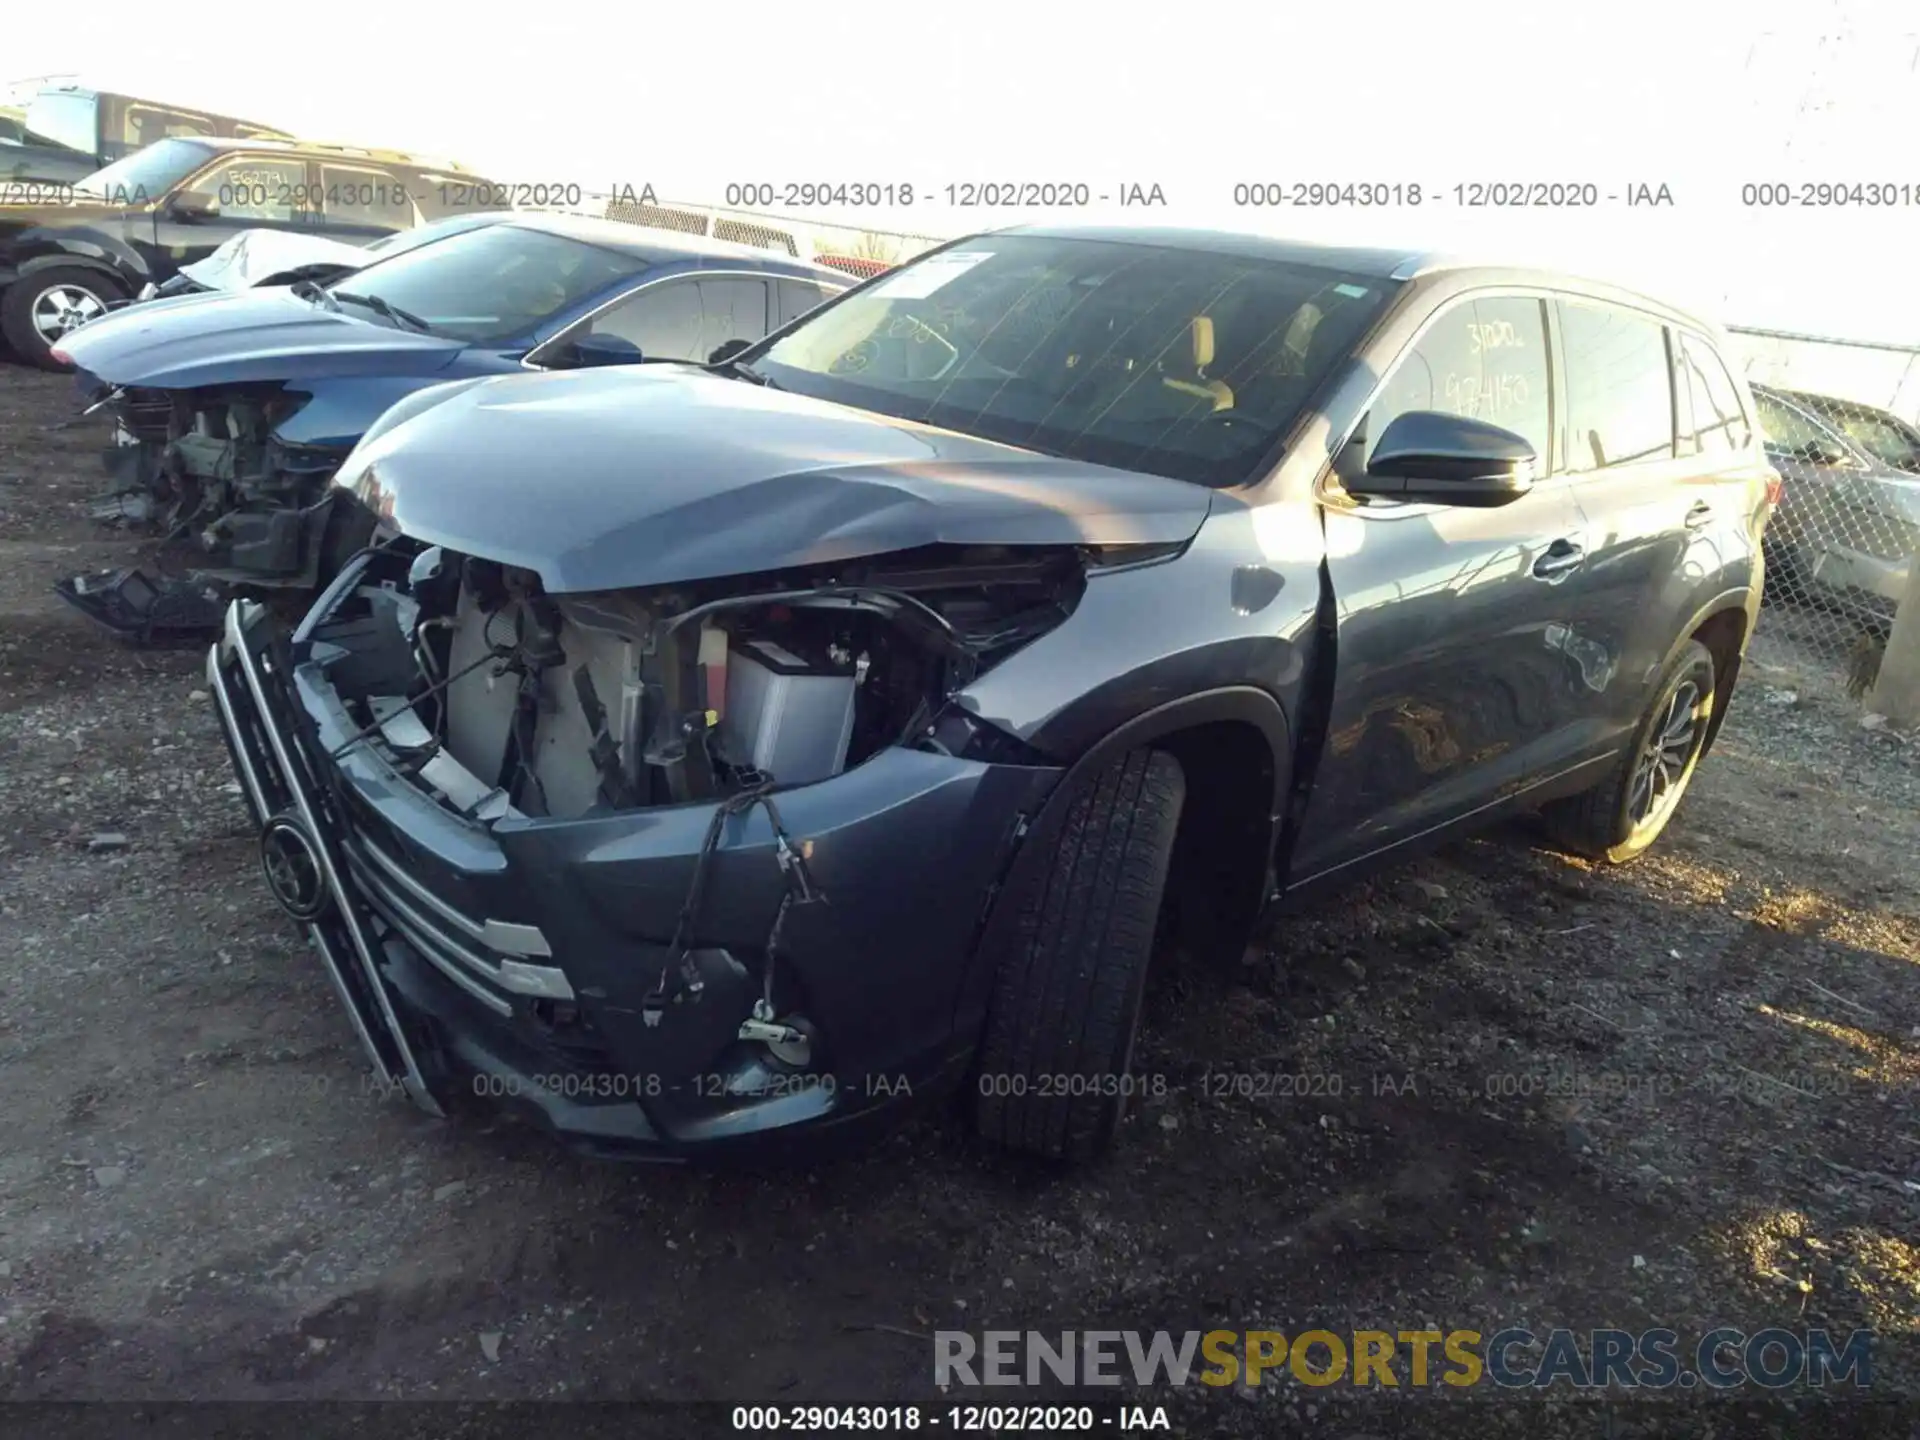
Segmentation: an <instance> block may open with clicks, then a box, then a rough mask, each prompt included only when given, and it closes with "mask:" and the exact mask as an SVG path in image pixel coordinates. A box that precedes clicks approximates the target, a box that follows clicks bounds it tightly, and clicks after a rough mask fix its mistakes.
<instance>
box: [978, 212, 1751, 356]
mask: <svg viewBox="0 0 1920 1440" xmlns="http://www.w3.org/2000/svg"><path fill="white" fill-rule="evenodd" d="M987 235H1036V236H1044V237H1047V238H1051V239H1060V240H1098V241H1105V242H1108V243H1111V244H1118V245H1152V246H1157V247H1159V248H1161V249H1166V250H1193V251H1196V252H1203V253H1206V254H1213V255H1236V256H1243V257H1245V258H1247V259H1251V260H1272V261H1277V262H1281V263H1285V264H1293V265H1318V266H1323V267H1325V268H1327V269H1332V270H1344V271H1346V272H1347V273H1348V274H1351V275H1358V276H1362V277H1366V278H1371V279H1376V280H1397V281H1415V282H1418V281H1430V280H1434V279H1440V278H1444V279H1446V280H1448V281H1449V282H1452V283H1454V284H1460V283H1471V284H1487V285H1519V286H1528V287H1533V288H1540V289H1571V290H1573V291H1575V292H1576V293H1579V294H1583V295H1587V296H1589V297H1591V298H1593V299H1596V300H1611V301H1615V302H1617V303H1619V304H1623V305H1629V306H1632V307H1634V308H1636V309H1645V310H1651V311H1655V312H1658V313H1661V314H1663V315H1665V316H1666V317H1667V318H1668V319H1670V320H1672V321H1674V322H1676V323H1680V324H1684V325H1688V326H1690V327H1692V328H1694V329H1696V330H1700V331H1703V332H1704V333H1706V334H1708V335H1711V336H1714V337H1716V338H1718V337H1720V336H1721V335H1722V334H1723V331H1722V329H1721V327H1720V325H1719V324H1718V323H1716V322H1715V321H1712V320H1709V319H1707V318H1706V317H1704V316H1700V315H1696V314H1693V313H1690V312H1688V311H1686V310H1683V309H1681V308H1679V307H1678V306H1676V305H1674V304H1672V303H1671V302H1669V301H1665V300H1661V299H1658V298H1657V297H1655V296H1652V295H1647V294H1644V293H1642V292H1640V291H1637V290H1631V289H1628V288H1627V287H1625V286H1623V285H1617V284H1614V283H1612V282H1610V281H1605V280H1597V279H1593V278H1591V277H1589V276H1584V275H1579V274H1576V273H1573V272H1571V271H1565V270H1548V269H1544V268H1541V267H1538V266H1526V265H1510V264H1502V263H1499V262H1496V261H1492V260H1488V259H1482V258H1479V257H1475V256H1470V255H1456V254H1449V253H1447V252H1444V251H1437V250H1409V249H1404V248H1400V249H1394V248H1387V247H1381V246H1361V245H1327V244H1322V243H1319V242H1316V241H1310V240H1294V239H1289V238H1286V237H1282V236H1278V235H1263V234H1260V233H1257V232H1253V231H1237V230H1199V229H1187V228H1180V227H1174V226H1166V227H1162V226H1130V225H1047V224H1035V225H1014V226H1009V227H1007V228H1006V229H1003V230H995V231H988V232H985V233H984V234H983V235H981V236H972V237H969V238H970V239H975V238H986V236H987Z"/></svg>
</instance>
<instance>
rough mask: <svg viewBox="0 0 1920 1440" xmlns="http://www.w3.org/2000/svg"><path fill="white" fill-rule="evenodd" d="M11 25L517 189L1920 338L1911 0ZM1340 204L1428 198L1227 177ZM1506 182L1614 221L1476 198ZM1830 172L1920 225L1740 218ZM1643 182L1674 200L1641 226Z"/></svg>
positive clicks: (108, 77)
mask: <svg viewBox="0 0 1920 1440" xmlns="http://www.w3.org/2000/svg"><path fill="white" fill-rule="evenodd" d="M15 8H16V10H17V12H18V13H16V14H13V15H10V16H9V18H8V21H7V26H6V31H7V33H6V36H5V39H4V42H0V81H15V80H21V79H25V78H27V77H30V76H40V75H48V74H58V75H62V76H70V77H72V78H74V79H76V80H78V81H79V82H80V83H84V84H91V85H95V86H97V87H99V88H103V89H113V90H121V91H125V92H129V93H132V94H136V95H142V96H147V97H150V98H153V99H157V100H167V101H174V102H177V103H181V104H185V105H194V106H200V107H204V108H208V109H214V110H219V111H223V112H226V113H233V114H239V115H243V116H247V117H249V118H254V119H258V120H260V121H263V122H265V123H268V124H273V125H277V126H279V127H281V128H283V129H288V130H292V131H294V132H296V133H300V134H303V135H308V136H311V137H313V138H316V139H327V140H336V141H340V142H343V143H350V144H360V145H377V146H389V147H394V148H400V149H411V150H417V151H421V152H426V153H429V154H435V155H441V156H447V157H451V158H453V159H455V160H458V161H460V162H462V163H464V164H466V165H468V166H470V167H472V168H473V169H475V170H478V171H480V172H482V173H484V174H487V175H489V176H491V177H495V178H498V179H501V180H509V181H518V182H525V183H543V182H544V183H555V182H559V183H564V184H578V185H581V186H583V187H586V188H589V189H595V190H605V189H607V188H609V187H612V186H618V185H630V186H633V187H635V188H636V189H637V188H638V187H640V186H643V185H652V186H653V187H654V189H655V192H656V193H657V194H658V195H659V196H660V198H662V199H666V200H681V201H689V202H695V203H706V204H720V203H722V202H723V201H724V200H725V198H726V196H725V190H726V187H727V185H728V184H730V183H772V184H775V185H786V184H789V183H826V184H843V183H855V182H867V183H875V184H887V183H891V184H893V185H895V186H899V185H901V184H911V185H913V186H914V187H915V191H916V195H915V203H914V204H913V205H912V206H910V207H899V206H896V207H894V208H892V209H885V208H879V209H864V210H860V211H857V212H848V211H845V210H841V211H834V210H831V209H827V210H819V211H815V212H813V214H812V218H814V219H815V220H818V221H822V222H826V223H835V224H845V223H853V224H856V225H858V224H865V225H867V226H870V227H872V228H877V229H895V230H905V231H911V232H915V233H921V234H931V235H937V236H943V237H944V236H950V235H959V234H965V233H969V232H972V231H977V230H983V229H990V228H994V227H995V226H998V225H1002V224H1009V223H1016V222H1017V221H1020V220H1031V219H1037V218H1043V212H1024V213H1013V212H1009V211H1006V210H982V209H974V210H966V209H963V208H959V207H956V206H953V205H949V204H948V203H946V194H945V191H946V187H947V186H949V185H966V184H969V183H982V182H985V183H991V182H1006V181H1055V182H1068V183H1079V182H1085V183H1086V184H1087V185H1088V187H1089V190H1090V192H1091V193H1092V194H1095V195H1098V194H1118V193H1119V191H1120V189H1121V187H1123V186H1126V185H1130V184H1131V185H1139V186H1141V187H1142V188H1143V189H1145V188H1147V187H1151V186H1155V185H1157V186H1159V187H1160V191H1161V193H1162V194H1163V195H1164V197H1165V200H1166V205H1165V207H1164V208H1151V209H1139V208H1128V209H1125V210H1121V209H1116V208H1114V207H1113V206H1111V205H1109V206H1107V207H1104V208H1103V207H1101V206H1099V205H1098V204H1096V205H1094V206H1093V207H1092V208H1091V209H1089V210H1083V211H1079V212H1073V213H1075V214H1077V215H1078V216H1079V217H1080V218H1085V219H1106V220H1118V221H1129V222H1132V221H1143V220H1151V221H1154V222H1158V223H1171V224H1180V225H1197V226H1221V227H1228V228H1236V229H1246V230H1260V231H1265V232H1269V233H1281V234H1289V235H1294V236H1298V237H1301V238H1306V239H1323V240H1328V241H1341V242H1360V243H1383V244H1392V245H1406V246H1407V247H1409V248H1410V249H1434V250H1443V251H1466V252H1472V253H1476V254H1481V255H1485V256H1486V257H1487V258H1490V259H1496V260H1514V261H1537V262H1542V263H1547V264H1553V265H1558V266H1562V267H1565V268H1569V269H1575V270H1580V271H1584V272H1586V273H1591V274H1595V275H1599V276H1602V277H1604V278H1609V279H1615V280H1618V281H1621V282H1622V283H1626V284H1629V285H1635V286H1639V287H1641V288H1645V289H1649V290H1652V291H1654V292H1656V293H1658V294H1660V295H1662V296H1663V297H1666V298H1670V299H1673V300H1675V301H1678V302H1680V303H1682V304H1689V305H1692V306H1694V307H1696V308H1698V309H1700V310H1702V311H1705V312H1706V313H1709V314H1711V315H1713V316H1714V317H1715V318H1717V319H1719V320H1721V321H1723V322H1725V323H1729V324H1738V325H1746V326H1755V327H1763V328H1775V329H1784V330H1794V331H1806V332H1812V333H1818V334H1837V335H1844V336H1849V337H1855V338H1872V339H1881V340H1890V341H1896V342H1898V341H1911V342H1916V343H1920V286H1916V285H1914V284H1913V283H1912V278H1911V276H1912V269H1911V262H1912V257H1913V255H1914V252H1915V241H1916V239H1917V238H1920V161H1917V160H1916V151H1915V147H1914V141H1915V138H1916V137H1917V136H1920V69H1917V68H1916V59H1917V58H1920V7H1917V6H1914V5H1912V3H1911V0H1786V3H1782V0H1747V3H1745V4H1741V5H1735V4H1733V3H1731V0H1661V3H1648V0H1612V3H1607V4H1583V5H1579V6H1573V5H1569V4H1567V3H1565V0H1559V3H1554V0H1532V3H1531V4H1506V3H1496V0H1481V3H1477V4H1470V5H1460V4H1452V5H1445V6H1435V5H1431V4H1415V3H1398V0H1395V3H1367V0H1349V3H1346V4H1341V5H1330V6H1314V7H1304V6H1297V5H1291V4H1282V3H1273V0H1267V3H1255V0H1216V3H1215V4H1213V5H1212V6H1208V7H1184V6H1180V7H1173V8H1171V9H1169V8H1167V7H1162V6H1141V7H1138V8H1137V9H1133V8H1129V7H1094V6H1090V5H1085V4H1072V5H1069V4H1065V3H1060V0H1055V3H1052V4H1047V3H1043V0H1017V3H1015V0H974V3H972V4H969V5H965V6H957V7H956V6H915V5H911V4H902V5H896V6H890V7H880V6H865V5H862V6H848V7H844V8H843V7H828V6H820V5H811V6H808V7H806V8H804V9H802V8H799V7H796V6H794V5H791V4H778V5H776V4H771V3H764V0H734V3H732V4H729V5H728V6H726V7H725V8H724V9H723V10H717V11H709V10H708V9H706V8H705V7H699V6H694V5H684V6H671V7H669V6H663V5H659V4H646V3H643V4H638V5H636V4H634V3H632V0H623V3H601V0H551V3H549V4H546V5H544V6H540V7H537V8H531V9H528V10H526V11H518V10H509V9H507V8H506V7H503V6H497V7H491V8H487V7H480V8H469V9H463V10H459V11H451V10H446V9H443V8H441V7H438V6H435V7H426V6H419V7H403V6H400V5H396V4H393V3H391V0H386V3H379V4H375V3H369V0H328V3H327V5H326V6H325V7H324V19H325V23H324V24H316V23H315V21H314V18H313V17H314V15H315V14H316V13H320V12H315V11H313V10H312V9H310V8H309V7H305V6H301V5H298V4H275V5H258V6H250V7H247V9H246V10H245V11H244V12H235V14H234V16H232V17H228V18H221V19H219V20H218V22H217V23H209V24H205V25H197V24H194V23H191V15H192V13H193V12H192V11H187V12H183V15H184V16H185V17H186V18H177V19H175V20H170V21H166V22H156V20H155V12H154V10H153V8H152V6H151V5H148V4H141V5H134V4H130V3H122V0H95V3H94V4H93V5H91V6H89V8H88V11H87V15H88V22H87V35H88V40H87V44H86V45H85V46H84V47H81V48H80V50H79V51H76V49H75V47H74V46H73V44H72V35H71V30H70V27H69V26H68V24H67V21H66V19H65V18H63V12H62V10H61V8H60V7H57V6H43V5H25V6H18V7H15ZM242 15H243V16H244V23H242V20H241V18H240V17H241V16H242ZM76 55H78V56H79V57H81V58H79V59H76ZM75 64H83V65H84V66H85V67H86V68H84V69H82V70H80V71H78V72H75V71H73V70H72V68H71V67H72V66H74V65H75ZM1349 181H1354V182H1359V181H1372V182H1376V183H1381V184H1388V185H1391V184H1396V183H1397V184H1399V185H1402V186H1407V185H1411V184H1419V185H1421V186H1422V189H1423V203H1422V204H1421V205H1419V206H1411V205H1401V206H1399V207H1398V208H1386V209H1366V210H1353V209H1346V210H1327V209H1314V208H1302V207H1291V206H1290V207H1282V208H1278V209H1268V208H1250V207H1246V206H1236V205H1235V203H1234V191H1235V186H1236V185H1244V184H1248V183H1253V182H1279V183H1280V184H1281V185H1283V186H1289V185H1292V184H1294V183H1296V182H1308V183H1313V182H1331V183H1335V184H1344V183H1346V182H1349ZM1486 182H1506V183H1513V182H1521V183H1533V182H1547V183H1553V182H1559V183H1561V184H1572V185H1575V186H1580V185H1586V184H1591V185H1593V186H1594V187H1595V190H1596V191H1597V193H1598V194H1599V195H1600V196H1601V197H1603V198H1602V200H1601V203H1600V204H1599V205H1597V206H1595V207H1592V208H1581V209H1559V210H1555V209H1521V210H1516V209H1513V208H1510V207H1480V208H1475V207H1471V206H1465V205H1462V204H1461V203H1459V202H1460V199H1461V194H1460V192H1456V190H1455V188H1454V187H1456V186H1470V185H1474V184H1477V183H1486ZM1805 182H1814V183H1819V182H1826V183H1833V184H1838V185H1840V186H1842V187H1843V188H1844V187H1846V186H1851V185H1853V184H1858V183H1868V182H1878V183H1881V184H1885V185H1888V186H1889V187H1899V186H1904V187H1906V192H1905V193H1906V197H1907V200H1908V202H1909V203H1907V204H1906V205H1905V206H1902V207H1892V208H1871V207H1862V206H1858V205H1849V206H1845V207H1840V208H1836V207H1833V206H1807V207H1802V206H1798V205H1795V206H1788V207H1777V206H1759V205H1748V204H1743V193H1742V192H1743V186H1748V185H1757V184H1784V185H1786V186H1788V187H1796V186H1798V185H1800V184H1802V183H1805ZM1638 185H1645V186H1646V187H1648V189H1649V190H1650V191H1655V192H1657V190H1658V188H1659V187H1660V186H1662V185H1664V186H1666V187H1667V190H1668V192H1669V193H1670V194H1671V195H1672V197H1673V203H1672V204H1671V205H1667V206H1636V207H1629V206H1627V205H1626V204H1625V203H1624V196H1625V195H1626V194H1627V193H1629V191H1630V190H1631V189H1632V187H1635V186H1638ZM1435 195H1439V196H1440V197H1442V198H1440V199H1439V200H1435V199H1434V198H1432V197H1434V196H1435ZM1608 195H1619V196H1622V197H1623V198H1622V199H1621V200H1617V201H1608V200H1606V199H1605V198H1604V197H1605V196H1608ZM1055 213H1056V214H1059V213H1064V212H1055Z"/></svg>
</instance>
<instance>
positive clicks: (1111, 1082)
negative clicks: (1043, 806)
mask: <svg viewBox="0 0 1920 1440" xmlns="http://www.w3.org/2000/svg"><path fill="white" fill-rule="evenodd" d="M1185 801H1186V777H1185V775H1184V773H1183V772H1182V771H1181V768H1180V762H1179V761H1177V760H1175V759H1174V758H1173V757H1172V756H1171V755H1166V754H1163V753H1161V752H1159V751H1154V750H1137V751H1135V752H1133V753H1132V754H1130V755H1127V756H1125V757H1123V758H1121V759H1119V760H1116V761H1114V762H1113V763H1112V764H1111V765H1109V766H1108V767H1107V768H1106V769H1105V770H1104V771H1102V772H1101V773H1100V774H1099V775H1098V777H1096V778H1095V780H1094V781H1093V782H1092V783H1091V784H1090V785H1088V786H1087V787H1086V788H1085V789H1083V790H1082V791H1081V792H1080V793H1079V794H1078V795H1076V796H1074V797H1073V799H1072V800H1071V801H1070V802H1069V806H1068V810H1067V815H1066V823H1065V825H1064V827H1063V828H1062V830H1061V833H1060V834H1059V836H1058V837H1057V840H1056V841H1055V845H1054V849H1053V851H1052V853H1051V855H1050V856H1049V857H1048V860H1047V863H1046V867H1045V869H1044V871H1043V872H1042V873H1041V874H1040V875H1039V876H1038V877H1037V879H1036V881H1035V883H1034V885H1033V886H1032V888H1031V890H1030V891H1029V892H1028V893H1027V894H1026V895H1025V896H1024V897H1023V898H1022V900H1021V910H1020V917H1019V924H1018V926H1017V927H1016V929H1015V935H1014V939H1013V942H1012V944H1011V945H1010V946H1009V947H1008V950H1007V952H1006V953H1005V954H1004V955H1002V956H1001V958H1000V962H999V970H998V973H997V975H996V979H995V989H994V996H993V1005H992V1010H991V1013H990V1015H989V1017H988V1020H987V1033H986V1037H985V1040H984V1041H983V1043H982V1045H981V1050H980V1061H979V1066H978V1070H977V1073H976V1085H977V1093H976V1095H975V1100H974V1123H975V1126H976V1128H977V1129H978V1130H979V1132H980V1134H981V1135H982V1136H984V1137H985V1138H986V1139H987V1140H989V1141H991V1142H993V1143H994V1144H997V1145H999V1146H1002V1147H1003V1148H1005V1149H1009V1150H1017V1151H1021V1152H1024V1153H1026V1154H1030V1155H1038V1156H1043V1157H1045V1158H1048V1159H1059V1160H1074V1161H1079V1160H1088V1159H1091V1158H1093V1157H1094V1156H1096V1155H1098V1154H1099V1153H1100V1152H1101V1151H1103V1150H1104V1149H1106V1147H1107V1146H1108V1144H1109V1143H1110V1142H1111V1141H1112V1139H1113V1133H1114V1130H1115V1129H1116V1128H1117V1127H1118V1125H1119V1123H1120V1118H1121V1115H1122V1114H1123V1113H1124V1111H1125V1108H1126V1101H1127V1098H1128V1095H1129V1092H1130V1091H1131V1089H1132V1080H1131V1075H1130V1071H1129V1067H1130V1066H1131V1065H1132V1063H1133V1037H1134V1032H1135V1031H1136V1029H1137V1028H1138V1025H1139V1019H1140V996H1141V993H1142V991H1143V990H1144V988H1145V985H1146V976H1147V964H1148V961H1149V960H1150V958H1151V956H1152V952H1153V940H1154V926H1155V921H1156V919H1157V918H1158V916H1159V913H1160V901H1161V897H1162V895H1163V893H1164V892H1165V890H1166V883H1167V865H1168V860H1169V857H1170V856H1171V854H1172V852H1173V838H1174V832H1175V831H1176V830H1177V829H1178V828H1179V824H1180V811H1181V807H1182V806H1183V805H1184V803H1185Z"/></svg>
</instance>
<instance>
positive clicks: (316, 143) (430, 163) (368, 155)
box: [291, 138, 469, 175]
mask: <svg viewBox="0 0 1920 1440" xmlns="http://www.w3.org/2000/svg"><path fill="white" fill-rule="evenodd" d="M291 143H292V144H295V145H297V146H299V147H300V148H301V149H302V150H324V151H326V152H327V153H328V154H330V155H351V156H353V157H354V158H355V159H359V160H379V161H382V162H384V163H386V164H388V165H414V166H418V167H419V168H420V169H422V170H445V171H447V172H448V173H450V174H455V175H465V174H467V173H469V172H468V170H467V167H466V166H464V165H462V164H460V163H459V162H457V161H454V160H442V159H440V158H439V157H438V156H434V155H415V154H413V153H411V152H410V151H406V150H383V149H378V148H375V147H370V146H366V145H337V144H334V143H333V142H332V141H328V140H301V139H298V138H294V139H292V140H291Z"/></svg>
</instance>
